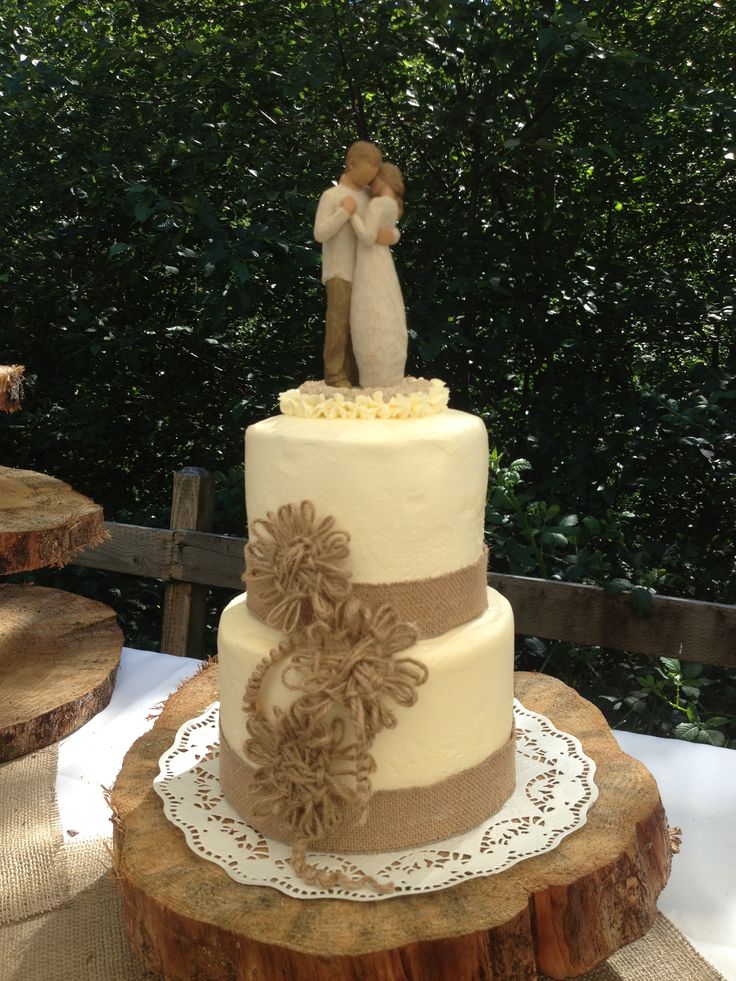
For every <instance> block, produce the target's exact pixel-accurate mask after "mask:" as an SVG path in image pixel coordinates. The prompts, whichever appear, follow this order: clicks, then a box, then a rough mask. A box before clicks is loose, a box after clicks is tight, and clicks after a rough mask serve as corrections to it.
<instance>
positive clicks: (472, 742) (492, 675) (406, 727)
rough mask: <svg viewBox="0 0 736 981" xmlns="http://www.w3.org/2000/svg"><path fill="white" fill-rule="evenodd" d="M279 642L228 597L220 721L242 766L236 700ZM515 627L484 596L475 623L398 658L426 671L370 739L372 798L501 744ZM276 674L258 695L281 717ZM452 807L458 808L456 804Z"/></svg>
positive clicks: (438, 774)
mask: <svg viewBox="0 0 736 981" xmlns="http://www.w3.org/2000/svg"><path fill="white" fill-rule="evenodd" d="M282 639H283V635H282V634H280V633H279V632H278V631H277V630H274V629H273V628H272V627H268V626H266V624H264V623H262V622H261V621H260V620H258V619H256V617H254V616H253V614H252V613H251V612H250V611H249V610H248V608H247V606H246V604H245V594H241V595H240V596H237V597H236V598H235V599H234V600H233V601H232V602H231V603H230V604H229V605H228V606H227V607H226V609H225V611H224V613H223V615H222V618H221V619H220V628H219V634H218V638H217V647H218V652H219V663H220V669H219V670H220V720H221V724H222V729H223V733H224V735H225V737H226V738H227V740H228V742H229V744H230V746H231V747H232V748H233V749H234V750H235V752H237V753H238V754H239V755H240V757H241V758H242V759H244V760H246V761H247V756H246V755H245V752H244V750H243V744H244V742H245V739H246V738H247V733H246V729H245V721H246V716H245V713H244V711H243V692H244V691H245V686H246V684H247V682H248V679H249V677H250V675H251V673H252V671H253V669H254V668H255V667H256V665H257V664H258V662H259V661H260V660H261V658H263V657H264V656H265V655H266V654H268V652H269V651H270V650H271V649H272V648H273V647H275V646H276V645H277V644H278V643H279V641H281V640H282ZM513 648H514V621H513V615H512V612H511V607H510V606H509V603H508V601H507V600H506V599H505V598H504V597H503V596H501V595H500V593H497V592H496V591H495V590H492V589H489V590H488V609H487V610H486V612H485V613H483V614H482V615H481V616H480V617H477V618H476V619H475V620H471V621H470V622H469V623H466V624H463V625H462V626H460V627H455V628H454V629H453V630H449V631H448V632H447V633H445V634H442V635H441V636H440V637H435V638H433V639H431V640H421V641H419V642H418V643H417V644H415V645H414V646H413V647H412V648H411V649H410V650H408V651H406V654H407V655H410V656H411V657H413V658H416V659H417V660H418V661H421V662H422V663H423V664H425V665H426V666H427V668H428V669H429V675H428V680H427V681H426V683H425V684H423V685H422V686H421V687H420V688H419V689H418V691H417V696H418V697H417V702H416V704H415V705H413V706H411V707H410V708H404V707H402V706H393V705H392V706H391V708H392V711H394V712H395V713H396V718H397V726H396V728H394V729H384V730H382V731H381V732H379V733H378V735H377V736H376V739H375V742H374V744H373V747H372V749H371V755H372V756H373V758H374V759H375V761H376V765H377V768H376V772H375V774H374V775H373V777H372V779H371V783H372V786H373V789H374V791H375V790H396V789H399V788H402V787H418V786H426V785H428V784H432V783H435V782H437V781H439V780H444V779H445V778H447V777H449V776H452V775H453V774H454V773H459V772H460V771H461V770H464V769H467V768H468V767H471V766H475V765H476V764H478V763H480V762H481V761H482V760H484V759H485V758H486V757H487V756H489V755H490V754H491V753H493V752H495V750H497V749H499V748H500V747H501V746H502V745H503V744H504V743H505V742H506V740H507V739H508V738H509V733H510V732H511V722H512V703H513V670H514V664H513ZM280 674H281V672H280V666H278V665H277V666H276V667H274V668H273V669H272V670H271V671H270V672H269V675H268V677H267V679H266V681H265V682H264V685H263V688H262V689H261V696H260V697H261V700H262V704H263V706H264V708H265V709H266V711H267V712H268V713H270V712H271V711H272V710H273V708H274V706H278V707H279V708H282V709H286V708H288V706H289V704H290V703H291V701H292V699H293V698H294V692H293V691H289V690H288V689H286V688H285V687H284V685H283V684H282V682H281V678H280ZM458 806H462V803H461V802H458Z"/></svg>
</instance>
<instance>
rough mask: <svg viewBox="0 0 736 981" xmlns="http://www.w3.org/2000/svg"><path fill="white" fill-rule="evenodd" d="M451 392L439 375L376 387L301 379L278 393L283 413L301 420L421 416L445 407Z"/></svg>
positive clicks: (434, 412)
mask: <svg viewBox="0 0 736 981" xmlns="http://www.w3.org/2000/svg"><path fill="white" fill-rule="evenodd" d="M449 399H450V391H449V389H448V387H447V385H446V384H445V383H444V382H443V381H442V380H441V379H439V378H432V379H431V380H428V379H426V378H411V377H408V378H405V379H404V380H403V381H402V382H401V384H399V385H393V386H390V387H385V388H382V389H378V388H333V387H332V386H330V385H327V384H325V382H319V381H309V382H304V383H303V384H302V385H300V386H299V388H290V389H289V390H288V391H286V392H281V394H280V395H279V408H280V409H281V413H282V415H285V416H298V417H300V418H303V419H421V418H423V417H424V416H433V415H438V414H439V413H440V412H444V411H445V409H446V408H447V405H448V402H449Z"/></svg>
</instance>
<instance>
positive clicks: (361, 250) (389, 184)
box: [350, 163, 408, 388]
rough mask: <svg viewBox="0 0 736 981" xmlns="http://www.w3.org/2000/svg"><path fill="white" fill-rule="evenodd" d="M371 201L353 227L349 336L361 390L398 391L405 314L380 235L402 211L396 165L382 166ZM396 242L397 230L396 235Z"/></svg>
mask: <svg viewBox="0 0 736 981" xmlns="http://www.w3.org/2000/svg"><path fill="white" fill-rule="evenodd" d="M369 188H370V192H371V194H372V195H373V197H372V198H371V201H370V203H369V204H368V207H367V209H366V211H365V212H364V217H365V220H363V219H362V218H361V217H360V215H358V214H357V212H354V213H353V214H352V215H351V218H350V221H351V223H352V226H353V230H354V232H355V234H356V236H357V239H358V243H357V250H356V256H355V273H354V276H353V291H352V297H351V301H350V334H351V338H352V342H353V353H354V354H355V360H356V361H357V364H358V372H359V375H360V384H361V387H362V388H377V387H381V388H383V387H388V386H390V385H398V384H400V383H401V381H402V380H403V378H404V369H405V367H406V353H407V344H408V338H407V333H406V311H405V309H404V298H403V296H402V295H401V286H400V284H399V278H398V276H397V275H396V269H395V267H394V260H393V256H392V255H391V252H390V250H389V247H388V246H387V245H381V244H379V243H378V242H377V241H376V239H377V237H378V232H379V229H381V228H386V227H391V228H395V227H396V223H397V221H398V220H399V218H400V217H401V215H402V213H403V211H404V181H403V179H402V176H401V171H400V170H399V168H398V167H395V166H394V165H393V164H389V163H383V164H381V166H380V168H379V170H378V173H377V174H376V177H375V178H374V180H373V181H372V183H371V184H370V185H369ZM396 236H397V238H396V241H398V230H396Z"/></svg>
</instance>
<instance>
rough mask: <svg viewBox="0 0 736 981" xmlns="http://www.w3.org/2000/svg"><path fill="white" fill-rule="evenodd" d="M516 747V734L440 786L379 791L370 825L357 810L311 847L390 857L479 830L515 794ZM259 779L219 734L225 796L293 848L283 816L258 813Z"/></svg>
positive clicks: (260, 827)
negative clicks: (388, 855) (360, 823)
mask: <svg viewBox="0 0 736 981" xmlns="http://www.w3.org/2000/svg"><path fill="white" fill-rule="evenodd" d="M515 746H516V740H515V737H514V733H513V732H512V733H511V736H510V738H509V739H507V740H506V742H505V743H504V744H503V746H501V747H500V749H498V750H496V752H495V753H491V755H490V756H487V757H486V758H485V759H484V760H483V761H482V762H481V763H479V764H478V765H477V766H473V767H470V768H469V769H467V770H462V771H461V772H460V773H456V774H453V776H451V777H447V779H445V780H441V781H439V782H438V783H433V784H430V785H428V786H426V787H407V788H405V789H401V790H377V791H374V793H373V794H372V795H371V798H370V803H369V806H368V815H367V819H366V822H365V824H362V825H360V826H359V825H358V817H359V811H358V808H357V807H355V806H353V807H352V808H351V809H350V810H348V812H347V814H346V815H345V821H344V822H343V823H341V824H340V825H338V826H337V827H334V828H332V829H331V830H330V831H329V832H328V833H327V834H325V836H324V837H323V838H320V839H319V841H315V842H313V843H312V847H313V848H314V849H316V850H318V851H330V852H331V851H338V852H349V853H359V852H391V851H398V850H399V849H402V848H414V847H416V846H418V845H426V844H430V843H431V842H434V841H442V840H443V839H444V838H452V837H454V835H459V834H463V833H464V832H466V831H469V830H470V829H471V828H476V827H477V826H478V825H479V824H481V822H482V821H484V820H485V819H486V818H487V817H489V816H490V815H491V814H495V813H496V812H497V811H499V810H500V809H501V807H503V805H504V803H505V802H506V801H507V800H508V798H509V797H510V796H511V794H512V793H513V791H514V775H515V764H514V753H515ZM254 777H255V769H254V768H253V767H251V766H249V765H248V764H247V763H246V762H245V761H244V760H243V759H242V757H240V756H238V754H237V753H236V752H235V751H234V750H233V749H232V747H231V746H230V745H229V743H228V741H227V739H226V738H225V736H224V734H223V732H222V730H220V785H221V787H222V790H223V792H224V794H225V796H226V797H227V799H228V800H229V801H230V803H231V804H232V805H233V806H234V807H235V808H236V810H237V811H238V812H239V813H240V814H241V815H242V816H243V817H244V818H245V820H246V821H248V822H250V823H252V824H254V826H256V827H257V828H258V830H259V831H261V832H263V833H264V834H267V835H270V836H271V837H272V838H276V839H277V840H278V841H283V842H284V843H286V844H288V845H291V844H294V843H295V841H296V839H297V835H296V834H295V832H294V829H293V828H292V827H290V825H289V824H288V823H287V822H286V821H284V820H283V818H281V817H280V815H279V814H276V813H272V814H268V815H262V814H259V813H258V804H259V801H260V792H259V789H258V787H257V785H256V782H255V780H254ZM352 812H354V813H352ZM256 815H257V816H256Z"/></svg>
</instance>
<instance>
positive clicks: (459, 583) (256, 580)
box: [243, 546, 488, 639]
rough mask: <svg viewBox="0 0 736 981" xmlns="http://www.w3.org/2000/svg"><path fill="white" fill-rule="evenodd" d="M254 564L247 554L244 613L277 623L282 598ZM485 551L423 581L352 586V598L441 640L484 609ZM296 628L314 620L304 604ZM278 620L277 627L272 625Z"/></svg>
mask: <svg viewBox="0 0 736 981" xmlns="http://www.w3.org/2000/svg"><path fill="white" fill-rule="evenodd" d="M253 569H254V562H253V560H252V559H250V560H249V558H248V550H247V549H246V573H245V576H244V577H243V582H244V584H245V588H246V603H247V606H248V609H249V610H250V612H251V613H252V614H253V616H255V617H257V618H258V619H259V620H262V621H263V623H268V624H271V625H272V626H274V625H276V623H278V621H279V619H280V616H281V612H282V609H283V602H284V599H283V596H280V595H279V593H278V592H276V591H275V590H274V587H273V578H272V577H270V576H265V575H263V574H259V572H258V571H256V572H254V571H253ZM487 569H488V548H487V547H485V546H484V547H483V550H482V551H481V554H480V555H479V556H478V558H477V560H476V561H475V562H473V564H472V565H468V566H465V567H464V568H462V569H456V570H454V571H453V572H448V573H445V574H444V575H442V576H432V577H428V578H425V579H407V580H404V581H402V582H385V583H365V582H363V583H361V582H353V583H351V594H352V596H354V597H355V599H358V600H360V601H361V603H364V604H365V605H366V606H369V607H370V608H371V609H374V610H375V609H378V607H380V606H384V605H387V606H390V607H391V609H393V610H395V611H396V613H397V614H398V615H399V616H400V618H401V619H402V620H404V621H406V622H408V623H413V624H414V625H415V626H416V628H417V630H418V636H419V637H420V638H422V639H424V638H429V637H439V636H440V634H444V633H447V631H448V630H452V629H453V628H454V627H459V626H461V625H462V624H463V623H468V622H469V621H470V620H474V619H475V618H476V617H479V616H480V615H481V614H482V613H484V612H485V610H486V609H487V608H488V594H487V592H486V588H487V585H488V581H487ZM293 615H294V621H293V622H294V625H295V626H305V625H306V624H307V623H309V622H310V621H311V620H312V618H313V613H312V610H311V609H310V608H309V604H308V603H307V602H306V600H305V601H304V602H303V603H300V604H299V605H298V610H296V611H295V612H294V614H293ZM274 621H276V623H275V622H274Z"/></svg>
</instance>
